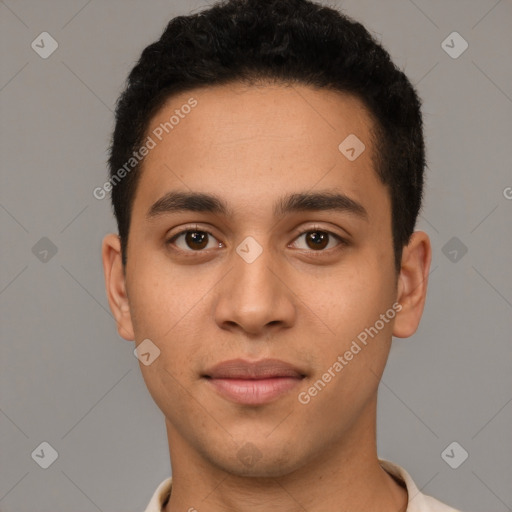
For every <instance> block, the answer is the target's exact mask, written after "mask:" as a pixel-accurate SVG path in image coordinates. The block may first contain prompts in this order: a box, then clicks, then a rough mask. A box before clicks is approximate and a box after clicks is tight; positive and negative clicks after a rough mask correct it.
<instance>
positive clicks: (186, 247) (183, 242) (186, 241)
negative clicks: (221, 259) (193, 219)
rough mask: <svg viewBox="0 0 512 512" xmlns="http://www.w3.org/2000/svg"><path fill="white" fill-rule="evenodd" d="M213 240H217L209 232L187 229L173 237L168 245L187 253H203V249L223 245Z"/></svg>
mask: <svg viewBox="0 0 512 512" xmlns="http://www.w3.org/2000/svg"><path fill="white" fill-rule="evenodd" d="M211 239H214V240H216V238H215V237H214V236H213V235H212V234H211V233H210V232H209V231H205V230H203V229H198V228H194V229H185V230H182V231H180V232H179V233H176V234H175V235H174V236H172V237H171V238H170V239H169V240H168V241H167V244H174V245H176V246H177V247H178V249H180V250H182V251H185V252H201V251H202V250H203V249H213V248H215V247H220V246H221V245H222V243H221V242H219V241H217V243H215V242H214V241H212V240H211Z"/></svg>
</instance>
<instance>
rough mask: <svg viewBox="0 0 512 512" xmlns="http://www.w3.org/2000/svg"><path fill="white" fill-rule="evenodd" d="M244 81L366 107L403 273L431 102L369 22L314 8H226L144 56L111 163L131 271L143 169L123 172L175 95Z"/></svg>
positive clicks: (173, 27)
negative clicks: (344, 98) (349, 99)
mask: <svg viewBox="0 0 512 512" xmlns="http://www.w3.org/2000/svg"><path fill="white" fill-rule="evenodd" d="M236 82H240V83H246V84H254V83H262V82H263V83H265V82H274V83H282V84H288V85H293V84H302V85H307V86H311V87H314V88H325V89H331V90H336V91H340V92H342V93H348V94H351V95H353V96H355V97H357V98H359V99H360V100H361V101H362V102H363V105H364V106H365V108H366V110H367V111H368V112H369V114H370V116H371V118H372V120H373V125H374V126H373V128H372V146H373V148H374V154H373V162H374V167H375V171H376V173H377V175H378V176H379V178H380V180H381V182H382V183H383V184H385V185H387V186H388V188H389V193H390V199H391V219H392V234H393V248H394V256H395V267H396V270H397V271H398V270H399V269H400V262H401V257H402V249H403V246H404V245H406V244H407V243H408V242H409V239H410V236H411V234H412V232H413V231H414V226H415V224H416V219H417V216H418V214H419V211H420V208H421V201H422V193H423V174H424V168H425V165H426V162H425V148H424V140H423V121H422V116H421V101H420V99H419V97H418V95H417V93H416V91H415V89H414V87H413V86H412V84H411V83H410V81H409V80H408V78H407V77H406V76H405V74H404V73H403V72H402V71H400V70H399V69H398V68H397V67H396V66H395V64H393V62H392V61H391V58H390V56H389V54H388V52H387V51H386V50H385V49H384V48H383V47H382V46H381V45H380V44H379V43H378V42H377V41H376V39H375V38H373V37H372V36H371V35H370V33H369V32H368V31H367V30H366V29H365V27H364V26H363V25H362V24H360V23H358V22H356V21H354V20H353V19H351V18H350V17H348V16H346V15H344V14H342V13H341V12H339V11H338V10H335V9H333V8H330V7H326V6H323V5H320V4H317V3H314V2H312V1H310V0H226V1H220V2H217V3H216V4H214V5H213V6H211V7H210V8H208V9H206V10H203V11H200V12H198V13H195V14H191V15H188V16H178V17H175V18H173V19H172V20H171V21H170V22H169V23H168V25H167V27H166V28H165V30H164V32H163V34H162V36H161V37H160V39H159V40H158V41H156V42H154V43H153V44H150V45H149V46H147V47H146V48H145V49H144V50H143V52H142V54H141V56H140V59H139V60H138V62H137V64H136V65H135V67H134V68H133V69H132V71H131V72H130V74H129V76H128V79H127V82H126V87H125V90H124V91H123V93H122V94H121V96H120V97H119V99H118V102H117V107H116V121H115V129H114V132H113V136H112V143H111V146H110V156H109V161H108V163H109V169H110V182H111V184H112V188H111V190H112V193H111V194H112V205H113V209H114V214H115V217H116V220H117V224H118V229H119V236H120V239H121V251H122V258H123V264H124V265H125V264H126V254H127V247H128V233H129V228H130V217H131V211H132V206H133V201H134V198H135V192H136V187H137V182H138V179H139V176H140V164H139V163H137V165H134V167H133V170H132V171H131V172H128V173H126V172H125V173H123V179H122V180H121V179H119V174H117V175H116V173H118V171H119V170H120V169H121V168H123V166H125V169H126V162H128V161H129V160H130V158H132V160H133V153H134V152H136V151H137V150H138V149H139V148H140V147H141V145H142V144H143V141H144V138H145V136H146V131H147V129H148V126H149V123H150V122H151V120H152V118H153V117H154V115H155V114H156V113H157V112H158V110H159V109H160V108H161V107H162V106H163V104H164V102H165V101H166V100H168V99H169V97H170V96H172V95H176V94H179V93H182V92H186V91H187V90H191V89H193V88H198V87H207V86H214V85H224V84H230V83H236ZM340 142H341V141H340ZM116 178H117V179H116Z"/></svg>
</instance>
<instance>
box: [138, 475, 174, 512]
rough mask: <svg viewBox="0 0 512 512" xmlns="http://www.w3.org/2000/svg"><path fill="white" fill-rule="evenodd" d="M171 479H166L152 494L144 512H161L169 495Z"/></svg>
mask: <svg viewBox="0 0 512 512" xmlns="http://www.w3.org/2000/svg"><path fill="white" fill-rule="evenodd" d="M171 487H172V477H169V478H166V479H165V480H164V481H163V482H162V483H161V484H160V485H159V486H158V487H157V488H156V491H155V492H154V493H153V496H152V497H151V500H150V502H149V503H148V506H147V507H146V509H145V510H144V512H162V508H163V506H165V505H166V504H167V501H168V499H169V496H170V494H171Z"/></svg>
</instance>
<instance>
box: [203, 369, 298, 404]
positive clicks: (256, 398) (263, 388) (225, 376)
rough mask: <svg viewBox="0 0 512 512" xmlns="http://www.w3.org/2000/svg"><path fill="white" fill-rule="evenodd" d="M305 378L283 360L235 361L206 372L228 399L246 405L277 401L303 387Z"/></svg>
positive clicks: (205, 375) (207, 380)
mask: <svg viewBox="0 0 512 512" xmlns="http://www.w3.org/2000/svg"><path fill="white" fill-rule="evenodd" d="M304 377H305V374H304V373H303V372H301V370H299V369H298V368H296V367H295V366H293V365H291V364H289V363H286V362H284V361H281V360H279V359H263V360H261V361H253V362H251V361H245V360H243V359H232V360H229V361H224V362H222V363H219V364H217V365H215V366H213V367H212V368H210V369H209V370H207V371H206V372H205V374H204V375H203V378H204V379H205V380H206V382H208V383H209V384H210V385H211V386H212V387H213V388H214V389H215V391H216V392H218V393H219V394H220V395H221V396H223V397H224V398H227V399H228V400H230V401H232V402H235V403H238V404H246V405H261V404H264V403H268V402H271V401H274V400H276V399H277V398H278V397H279V396H281V395H283V394H285V393H287V392H289V391H290V390H291V389H293V388H294V387H295V386H297V385H299V383H300V382H301V381H302V379H303V378H304Z"/></svg>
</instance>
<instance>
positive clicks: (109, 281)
mask: <svg viewBox="0 0 512 512" xmlns="http://www.w3.org/2000/svg"><path fill="white" fill-rule="evenodd" d="M101 257H102V259H103V271H104V273H105V288H106V291H107V298H108V303H109V305H110V310H111V311H112V313H113V315H114V318H115V320H116V324H117V332H118V333H119V336H121V337H122V338H124V339H125V340H128V341H133V340H134V339H135V335H134V332H133V325H132V319H131V314H130V304H129V302H128V295H127V293H126V278H125V274H124V269H123V262H122V258H121V240H120V239H119V236H118V235H114V234H110V235H107V236H106V237H105V238H104V239H103V244H102V248H101Z"/></svg>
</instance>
